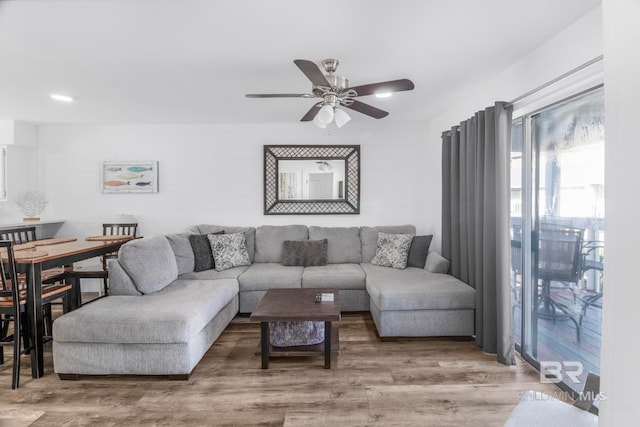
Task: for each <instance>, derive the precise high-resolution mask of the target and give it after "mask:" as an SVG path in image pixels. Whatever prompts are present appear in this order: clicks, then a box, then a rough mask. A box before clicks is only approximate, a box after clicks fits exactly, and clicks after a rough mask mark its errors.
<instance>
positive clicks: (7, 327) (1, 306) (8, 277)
mask: <svg viewBox="0 0 640 427" xmlns="http://www.w3.org/2000/svg"><path fill="white" fill-rule="evenodd" d="M0 253H1V254H2V261H1V262H0V282H1V286H0V364H4V347H5V346H7V345H11V346H13V373H12V380H11V388H12V389H16V388H18V387H19V385H20V358H21V356H22V355H26V354H29V353H30V352H31V345H30V342H31V340H30V338H29V337H30V336H31V330H32V328H33V325H31V324H30V322H29V321H28V319H27V317H26V316H24V314H25V313H26V311H27V310H26V308H27V291H26V286H25V284H24V283H23V282H22V281H21V280H20V277H19V276H18V274H17V272H16V263H15V255H14V250H13V242H11V241H9V240H1V241H0ZM70 291H71V285H68V284H44V285H43V286H42V304H43V305H44V306H46V307H48V308H49V313H50V312H51V310H50V307H51V303H52V302H53V301H55V300H59V299H62V300H63V302H64V311H65V312H66V311H68V310H69V309H70V306H69V304H70ZM49 330H50V328H49ZM45 333H46V330H45ZM49 339H50V338H49Z"/></svg>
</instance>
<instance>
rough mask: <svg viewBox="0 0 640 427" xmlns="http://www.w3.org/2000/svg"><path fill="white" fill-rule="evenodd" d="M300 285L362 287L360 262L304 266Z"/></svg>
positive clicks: (307, 286) (336, 287)
mask: <svg viewBox="0 0 640 427" xmlns="http://www.w3.org/2000/svg"><path fill="white" fill-rule="evenodd" d="M302 287H303V288H333V289H364V288H365V275H364V270H362V267H360V264H329V265H326V266H324V267H306V268H305V269H304V272H303V273H302Z"/></svg>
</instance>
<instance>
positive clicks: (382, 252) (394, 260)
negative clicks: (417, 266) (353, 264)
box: [371, 232, 413, 270]
mask: <svg viewBox="0 0 640 427" xmlns="http://www.w3.org/2000/svg"><path fill="white" fill-rule="evenodd" d="M412 240H413V234H388V233H382V232H380V233H378V246H377V248H376V256H374V257H373V259H372V260H371V264H374V265H379V266H382V267H393V268H399V269H401V270H402V269H404V268H405V267H406V266H407V258H408V256H409V247H411V241H412Z"/></svg>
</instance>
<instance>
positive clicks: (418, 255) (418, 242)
mask: <svg viewBox="0 0 640 427" xmlns="http://www.w3.org/2000/svg"><path fill="white" fill-rule="evenodd" d="M432 239H433V236H432V235H428V236H414V237H413V240H412V241H411V247H410V248H409V256H408V257H407V267H418V268H424V264H425V262H426V261H427V255H429V246H431V240H432Z"/></svg>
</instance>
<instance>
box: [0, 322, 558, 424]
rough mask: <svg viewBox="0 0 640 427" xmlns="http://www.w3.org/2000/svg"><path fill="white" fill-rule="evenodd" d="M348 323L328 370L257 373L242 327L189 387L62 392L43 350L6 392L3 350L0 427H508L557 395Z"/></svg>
mask: <svg viewBox="0 0 640 427" xmlns="http://www.w3.org/2000/svg"><path fill="white" fill-rule="evenodd" d="M342 319H343V320H342V321H341V322H340V341H341V345H340V354H339V355H337V356H334V359H333V369H331V370H327V369H324V368H323V358H322V357H309V358H306V357H302V358H277V359H272V361H271V363H270V368H269V369H268V370H263V369H261V368H260V366H261V364H260V357H259V356H256V355H255V354H254V352H255V350H256V348H257V345H258V342H259V338H260V325H259V324H256V323H250V322H249V320H248V319H247V318H242V317H237V318H236V319H234V321H233V322H232V323H231V324H230V325H229V326H228V327H227V328H226V330H225V331H224V332H223V334H222V335H221V336H220V338H219V339H218V340H217V341H216V343H215V344H214V345H213V346H212V347H211V349H210V350H209V351H208V353H207V354H206V355H205V356H204V358H203V360H202V361H200V363H199V364H198V366H197V367H196V369H195V371H194V372H193V374H192V375H191V377H190V378H189V380H186V381H175V380H174V381H172V380H167V379H166V378H162V377H141V376H106V377H82V378H81V379H80V380H79V381H61V380H60V379H59V378H58V376H57V375H55V374H54V373H53V360H52V354H51V347H50V344H48V345H47V352H46V354H45V364H46V366H45V373H46V375H45V376H44V377H43V378H41V379H37V380H34V379H32V378H31V375H30V373H31V371H30V366H29V359H28V357H23V369H22V372H21V374H22V375H21V386H20V388H19V389H18V390H11V367H12V360H11V355H10V353H11V351H10V348H7V349H5V359H6V362H5V364H4V365H0V396H1V397H0V426H79V425H105V426H133V425H135V426H137V425H149V426H151V425H157V426H179V425H189V426H287V427H289V426H313V427H318V426H423V427H424V426H501V425H502V424H503V423H504V421H505V420H506V419H507V417H508V416H509V413H510V412H511V410H512V409H513V407H514V406H515V405H516V404H517V403H518V401H519V400H520V398H521V396H522V394H523V393H524V392H525V391H526V390H530V389H533V390H540V391H547V392H551V393H559V392H560V390H559V389H558V388H556V387H555V386H554V385H551V384H541V383H540V382H539V377H538V373H537V371H535V370H534V369H533V368H531V367H530V366H529V365H527V364H526V363H525V362H523V361H522V360H520V359H518V364H517V365H516V366H503V365H500V364H498V363H497V362H496V360H495V356H493V355H489V354H485V353H483V352H482V351H481V350H479V349H478V348H477V347H476V346H475V344H474V343H473V341H462V340H454V339H435V338H430V339H406V340H398V341H396V342H382V341H380V340H379V339H378V338H377V336H376V330H375V326H374V324H373V320H372V319H371V316H370V314H369V313H347V314H343V317H342ZM7 353H9V354H7Z"/></svg>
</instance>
